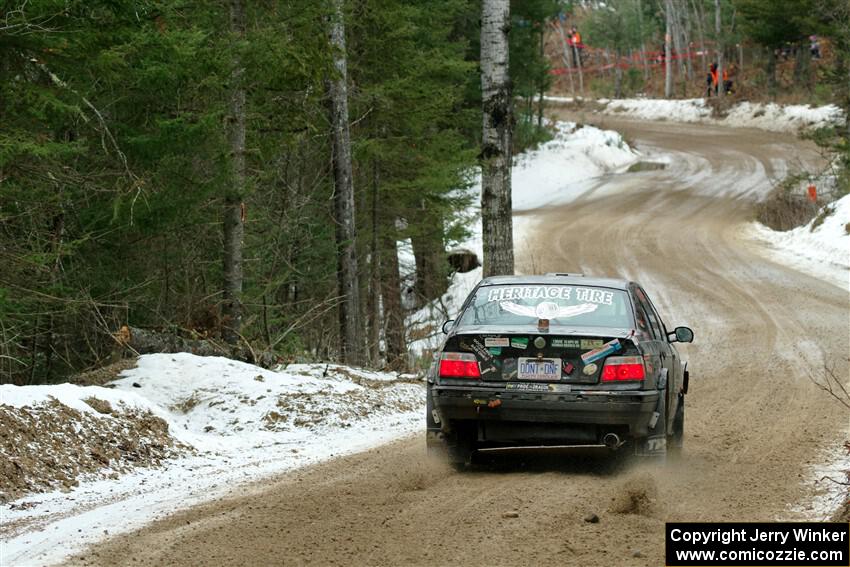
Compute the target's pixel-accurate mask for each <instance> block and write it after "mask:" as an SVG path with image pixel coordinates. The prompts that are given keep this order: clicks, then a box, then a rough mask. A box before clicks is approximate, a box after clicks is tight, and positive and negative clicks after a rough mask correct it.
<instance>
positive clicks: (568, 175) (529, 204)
mask: <svg viewBox="0 0 850 567" xmlns="http://www.w3.org/2000/svg"><path fill="white" fill-rule="evenodd" d="M552 126H553V129H554V137H553V138H552V139H551V140H549V141H548V142H546V143H544V144H541V145H540V146H539V147H538V148H536V149H534V150H530V151H527V152H524V153H522V154H520V155H518V156H516V157H515V158H514V166H513V170H512V177H511V188H512V199H513V210H514V211H527V210H532V209H537V208H540V207H545V206H552V205H559V204H564V203H569V202H571V201H573V200H575V199H577V198H578V197H580V196H581V195H582V194H583V193H584V192H585V191H587V190H588V182H589V181H591V180H593V179H597V178H598V177H600V176H602V175H607V174H611V173H619V172H622V171H625V170H626V169H628V167H629V166H630V165H632V164H633V163H635V162H636V161H637V160H638V159H639V158H640V154H639V153H638V152H637V151H636V150H634V149H633V148H631V147H630V146H629V145H628V144H627V143H626V141H625V140H624V139H623V137H622V136H621V135H620V134H619V133H617V132H614V131H612V130H601V129H599V128H596V127H593V126H580V125H578V124H576V123H574V122H561V121H559V122H555V123H553V124H552ZM469 191H470V192H471V194H472V195H474V199H473V200H472V202H473V205H471V206H470V207H469V209H468V210H467V211H464V212H463V215H464V216H465V217H466V218H467V219H468V226H469V230H470V233H471V234H472V236H471V237H470V238H469V239H468V240H466V241H465V242H462V243H460V244H459V247H460V248H465V249H468V250H471V251H473V252H475V253H476V254H477V255H478V257H479V258H482V257H483V253H482V241H481V218H480V206H479V203H480V197H479V196H480V194H481V177H480V174H476V176H475V179H474V181H473V183H472V185H471V186H470V188H469ZM513 222H514V247H515V248H516V249H517V250H523V249H524V248H525V247H526V246H527V245H526V240H527V237H526V234H527V233H528V222H527V221H526V220H525V219H524V218H523V217H522V216H517V215H514V218H513ZM399 263H400V264H401V265H402V266H411V265H412V263H413V262H412V252H411V251H410V249H409V247H402V252H401V253H400V254H399ZM481 276H482V269H481V268H476V269H474V270H472V271H470V272H467V273H456V274H454V275H453V276H452V281H451V283H450V285H449V289H448V291H446V293H445V294H443V296H442V297H440V298H438V299H437V300H435V301H432V302H431V303H429V304H428V305H426V306H424V307H422V308H421V309H419V310H418V311H416V312H414V313H413V314H411V315H410V316H408V318H407V322H406V323H407V328H408V332H409V335H410V337H411V338H412V339H413V340H412V341H409V347H408V350H409V352H411V353H412V354H414V355H415V356H421V355H422V354H423V353H424V352H427V351H431V350H433V349H434V348H436V347H437V346H439V344H440V343H441V342H442V340H443V337H444V335H443V334H442V331H441V325H442V323H443V322H444V321H446V320H447V319H452V318H454V317H455V316H456V315H457V314H458V312H459V311H460V307H461V305H462V304H463V300H464V299H466V296H467V295H469V292H470V291H472V289H473V288H474V287H475V285H476V284H477V283H478V282H479V281H480V280H481Z"/></svg>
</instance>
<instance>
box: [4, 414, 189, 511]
mask: <svg viewBox="0 0 850 567" xmlns="http://www.w3.org/2000/svg"><path fill="white" fill-rule="evenodd" d="M86 403H88V404H89V405H90V406H92V407H93V408H94V409H95V410H96V411H97V412H98V413H101V414H105V415H108V416H109V417H103V418H99V417H95V416H92V415H90V414H87V413H83V412H79V411H77V410H75V409H73V408H70V407H68V406H66V405H63V404H61V403H59V402H58V401H55V400H54V401H51V402H49V403H47V404H43V405H39V406H35V407H24V408H14V407H11V406H6V405H0V503H3V502H8V501H10V500H14V499H16V498H18V497H20V496H23V495H24V494H29V493H33V492H45V491H48V490H55V489H63V490H68V489H70V488H72V487H74V486H77V484H79V481H80V480H81V479H82V478H85V477H89V478H91V477H93V476H94V475H96V474H102V473H106V474H109V475H112V476H117V475H118V474H119V473H121V472H125V471H128V470H130V469H131V468H132V467H136V466H144V467H150V466H159V465H160V463H161V461H162V459H164V458H166V457H168V456H171V455H173V454H174V452H175V446H174V442H173V440H172V438H171V437H170V436H169V434H168V424H167V423H165V421H163V420H162V419H160V418H158V417H156V416H154V415H152V414H150V413H147V412H139V411H135V410H133V411H126V410H123V409H120V408H114V407H113V406H112V405H111V404H110V403H109V402H107V401H105V400H99V399H97V398H89V399H87V400H86Z"/></svg>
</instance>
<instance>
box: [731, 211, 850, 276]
mask: <svg viewBox="0 0 850 567" xmlns="http://www.w3.org/2000/svg"><path fill="white" fill-rule="evenodd" d="M829 211H832V212H829ZM816 224H817V225H818V226H815V225H816ZM848 227H850V195H845V196H844V197H842V198H841V199H838V200H837V201H835V202H834V203H830V204H829V205H826V207H825V208H824V209H822V210H821V212H820V213H819V214H818V216H817V217H815V219H813V220H812V221H810V222H809V223H808V224H806V225H804V226H800V227H797V228H795V229H793V230H789V231H785V232H782V231H776V230H771V229H769V228H767V227H766V226H764V225H763V224H761V223H758V222H753V223H750V224H749V225H746V226H745V227H744V228H743V233H744V236H746V237H749V238H752V239H755V240H757V241H760V242H762V243H763V244H765V245H766V248H762V249H761V250H765V251H766V254H767V255H768V257H769V258H771V259H773V260H775V261H777V262H781V263H783V264H786V265H790V266H792V267H795V268H797V269H799V270H800V271H803V272H808V273H811V274H813V275H815V276H817V277H819V278H822V279H824V280H826V281H829V282H831V283H834V284H835V285H837V286H839V287H841V288H842V289H848V287H850V234H848V232H847V229H848Z"/></svg>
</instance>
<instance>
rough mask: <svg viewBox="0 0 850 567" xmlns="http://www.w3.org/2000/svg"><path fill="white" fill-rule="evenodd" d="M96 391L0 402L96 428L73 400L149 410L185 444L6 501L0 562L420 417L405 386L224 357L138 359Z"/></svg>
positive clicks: (112, 527)
mask: <svg viewBox="0 0 850 567" xmlns="http://www.w3.org/2000/svg"><path fill="white" fill-rule="evenodd" d="M134 383H135V384H138V385H139V386H141V387H134V386H133V384H134ZM107 386H108V387H99V386H90V387H79V386H73V385H69V384H63V385H58V386H24V387H17V386H8V385H4V386H0V404H2V405H4V406H6V408H8V409H15V408H21V409H27V410H32V408H38V407H44V405H45V404H57V403H58V404H63V405H64V404H67V405H66V406H65V407H67V408H70V409H72V410H74V411H78V412H85V415H86V416H88V417H90V418H92V419H101V420H110V419H114V417H113V416H111V415H108V414H102V413H99V412H97V411H96V410H94V409H93V408H92V406H90V405H89V404H88V403H86V402H85V401H83V400H86V399H91V398H96V399H98V400H103V401H108V402H109V404H110V405H111V407H112V408H116V409H117V408H122V409H136V410H142V411H149V412H151V413H152V414H153V415H155V416H157V417H159V418H161V419H162V420H164V421H165V422H166V423H167V424H168V434H169V435H170V436H171V437H173V438H174V439H175V440H176V441H178V442H179V443H181V444H183V445H185V446H186V447H185V449H184V450H183V454H182V456H172V457H171V458H170V459H167V460H165V461H163V462H162V465H163V466H162V467H161V468H136V469H134V470H133V471H132V472H129V473H127V474H123V475H120V476H118V475H114V474H113V473H114V472H115V471H114V470H112V469H110V468H108V467H107V468H104V469H103V470H102V471H101V474H90V475H88V476H86V477H84V478H82V482H80V484H79V486H77V487H74V488H72V489H71V490H67V489H66V491H65V492H63V491H60V490H54V491H50V492H45V493H43V494H30V495H28V496H26V497H24V498H20V499H18V500H16V501H14V502H11V504H9V505H7V506H6V507H4V508H5V509H4V510H3V515H2V524H0V564H3V565H6V564H34V563H35V564H51V563H56V562H59V561H61V560H62V559H63V558H64V557H67V556H68V555H69V554H71V553H74V552H75V551H78V550H80V549H82V547H83V546H85V545H87V544H90V543H92V542H94V541H96V540H97V539H99V538H101V537H104V532H105V530H108V532H109V533H110V534H115V533H117V532H120V531H129V530H131V529H134V528H136V527H139V526H141V525H143V524H145V523H147V522H149V521H151V520H153V519H155V518H157V517H160V516H164V515H167V514H168V513H171V512H173V511H174V510H175V509H179V508H185V507H187V506H190V505H193V504H197V503H200V502H203V501H207V500H210V499H212V498H216V497H218V496H222V495H224V494H227V493H228V492H230V491H232V490H240V488H239V486H240V485H244V483H245V482H247V481H251V480H256V479H259V478H262V477H265V476H268V475H271V474H274V473H277V472H282V471H286V470H289V469H293V468H296V467H300V466H304V465H307V464H311V463H315V462H318V461H321V460H324V459H327V458H330V457H333V456H337V455H342V454H347V453H352V452H355V451H360V450H365V449H367V448H369V447H372V446H376V445H379V444H381V443H385V442H388V441H391V440H392V439H394V438H397V437H400V436H403V435H406V434H409V433H412V432H414V431H416V430H418V429H419V428H420V427H421V417H422V412H423V411H424V392H423V386H422V384H421V383H420V381H419V380H418V379H417V378H416V377H414V376H411V375H396V374H388V373H380V372H371V371H365V370H359V369H352V368H348V367H344V366H338V365H324V364H297V365H290V366H288V367H286V368H285V369H283V370H279V371H271V370H265V369H262V368H259V367H256V366H252V365H250V364H245V363H241V362H236V361H233V360H229V359H225V358H218V357H198V356H195V355H191V354H185V353H181V354H156V355H145V356H142V357H140V358H139V363H138V366H137V367H136V368H135V369H132V370H128V371H125V372H124V373H123V375H122V378H120V379H119V380H116V381H115V382H112V383H111V384H109V385H107ZM69 425H70V426H71V427H73V425H74V424H73V423H71V424H69ZM33 442H35V443H38V442H39V440H35V441H33ZM116 476H117V478H116Z"/></svg>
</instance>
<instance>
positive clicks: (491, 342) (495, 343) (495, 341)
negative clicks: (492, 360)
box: [484, 337, 510, 347]
mask: <svg viewBox="0 0 850 567" xmlns="http://www.w3.org/2000/svg"><path fill="white" fill-rule="evenodd" d="M509 345H510V340H509V339H508V337H487V338H485V339H484V346H486V347H506V346H509Z"/></svg>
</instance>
